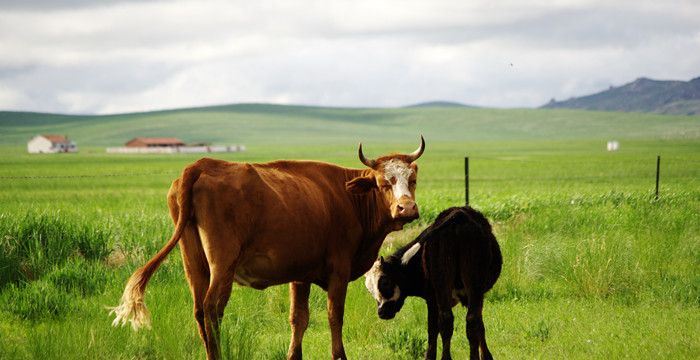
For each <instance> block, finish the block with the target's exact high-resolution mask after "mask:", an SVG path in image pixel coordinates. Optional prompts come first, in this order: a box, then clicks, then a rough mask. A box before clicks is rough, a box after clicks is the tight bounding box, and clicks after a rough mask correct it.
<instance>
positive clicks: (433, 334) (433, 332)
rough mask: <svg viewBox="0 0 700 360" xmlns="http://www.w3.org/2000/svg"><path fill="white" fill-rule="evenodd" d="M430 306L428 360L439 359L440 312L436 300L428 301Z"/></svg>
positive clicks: (430, 299)
mask: <svg viewBox="0 0 700 360" xmlns="http://www.w3.org/2000/svg"><path fill="white" fill-rule="evenodd" d="M426 302H427V304H428V349H427V350H426V351H425V358H426V360H435V358H436V357H437V337H438V311H437V304H436V303H435V299H432V298H429V299H427V300H426Z"/></svg>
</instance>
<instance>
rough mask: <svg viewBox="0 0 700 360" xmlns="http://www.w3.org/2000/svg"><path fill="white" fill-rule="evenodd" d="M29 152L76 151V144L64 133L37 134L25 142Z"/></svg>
mask: <svg viewBox="0 0 700 360" xmlns="http://www.w3.org/2000/svg"><path fill="white" fill-rule="evenodd" d="M27 152H29V153H30V154H55V153H69V152H70V153H74V152H78V146H77V145H76V144H75V142H74V141H72V140H70V139H68V137H67V136H65V135H37V136H35V137H33V138H32V139H31V140H29V142H27Z"/></svg>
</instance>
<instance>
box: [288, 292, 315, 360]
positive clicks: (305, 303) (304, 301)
mask: <svg viewBox="0 0 700 360" xmlns="http://www.w3.org/2000/svg"><path fill="white" fill-rule="evenodd" d="M310 291H311V284H310V283H298V282H293V283H290V284H289V325H290V326H291V328H292V340H291V341H290V343H289V351H288V352H287V359H295V360H296V359H301V358H302V357H301V342H302V338H303V337H304V331H306V327H307V326H309V292H310Z"/></svg>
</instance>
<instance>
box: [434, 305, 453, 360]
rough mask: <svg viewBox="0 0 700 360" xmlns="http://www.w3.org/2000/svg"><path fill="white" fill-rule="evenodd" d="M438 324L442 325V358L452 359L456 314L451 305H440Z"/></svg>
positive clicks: (445, 359)
mask: <svg viewBox="0 0 700 360" xmlns="http://www.w3.org/2000/svg"><path fill="white" fill-rule="evenodd" d="M438 324H439V325H438V326H439V327H440V337H441V338H442V357H441V359H442V360H450V359H452V352H451V351H450V344H451V342H452V332H453V331H454V315H452V307H451V306H449V305H448V306H447V307H444V306H438Z"/></svg>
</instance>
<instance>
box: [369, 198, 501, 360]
mask: <svg viewBox="0 0 700 360" xmlns="http://www.w3.org/2000/svg"><path fill="white" fill-rule="evenodd" d="M502 262H503V260H502V257H501V250H500V248H499V246H498V242H497V241H496V238H495V237H494V235H493V232H492V230H491V225H490V224H489V222H488V220H487V219H486V218H485V217H484V216H483V215H482V214H481V213H480V212H478V211H476V210H474V209H472V208H470V207H453V208H449V209H447V210H445V211H443V212H442V213H440V215H438V217H437V219H436V220H435V222H434V223H433V224H432V225H430V226H429V227H428V228H427V229H425V230H424V231H423V232H422V233H421V234H420V235H419V236H418V237H417V238H416V239H415V240H413V241H412V242H410V243H409V244H407V245H406V246H404V247H403V248H401V249H399V250H398V251H396V252H395V253H394V254H392V255H391V256H389V257H388V258H387V259H386V260H385V259H384V258H380V259H379V260H377V262H375V263H374V265H373V267H372V269H371V270H370V271H369V272H367V274H366V277H365V286H366V287H367V290H369V292H370V293H371V294H372V296H373V297H374V298H375V300H376V301H377V313H378V315H379V317H380V318H382V319H392V318H393V317H394V316H395V315H396V313H397V312H398V311H399V310H401V307H402V306H403V303H404V300H405V299H406V297H408V296H417V297H421V298H423V299H425V301H426V303H427V305H428V349H427V351H426V354H425V358H426V359H435V357H436V355H437V336H438V332H439V333H440V336H441V338H442V349H443V351H442V359H451V354H450V341H451V338H452V332H453V322H454V316H453V314H452V307H453V306H455V305H456V304H457V303H461V304H462V305H464V306H466V307H467V326H466V327H467V328H466V333H467V339H468V340H469V350H470V352H469V357H470V359H479V350H481V358H482V359H492V356H491V352H490V351H489V349H488V347H487V345H486V337H485V332H484V323H483V320H482V316H481V311H482V307H483V303H484V294H485V293H486V292H487V291H488V290H489V289H491V288H492V287H493V285H494V284H495V283H496V280H497V279H498V276H499V275H500V273H501V265H502Z"/></svg>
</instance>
